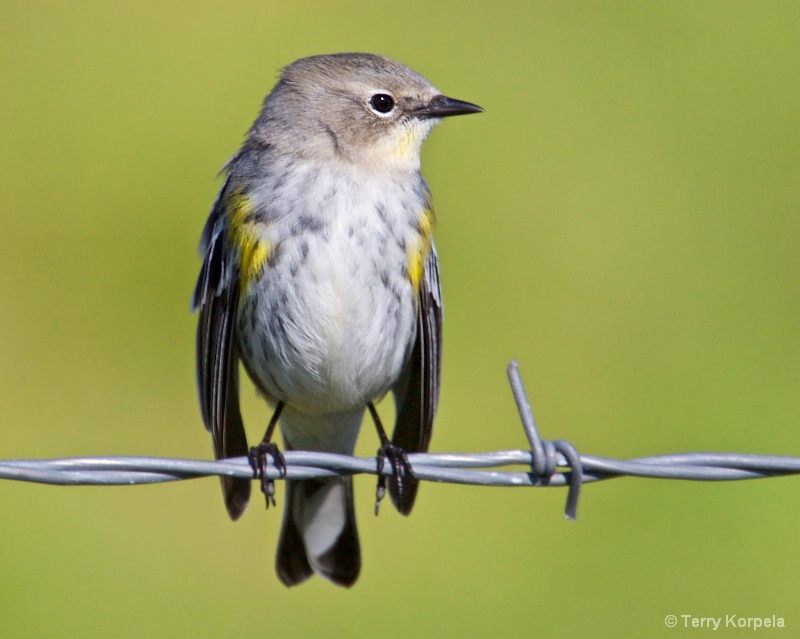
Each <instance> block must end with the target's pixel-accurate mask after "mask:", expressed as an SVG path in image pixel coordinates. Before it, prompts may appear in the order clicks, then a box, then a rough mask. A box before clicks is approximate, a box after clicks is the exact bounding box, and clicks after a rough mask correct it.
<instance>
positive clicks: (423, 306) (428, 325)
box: [389, 244, 442, 515]
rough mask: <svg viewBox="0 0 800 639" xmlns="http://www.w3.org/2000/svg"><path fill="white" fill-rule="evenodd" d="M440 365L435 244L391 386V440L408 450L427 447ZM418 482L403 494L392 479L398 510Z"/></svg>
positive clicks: (409, 501) (406, 508)
mask: <svg viewBox="0 0 800 639" xmlns="http://www.w3.org/2000/svg"><path fill="white" fill-rule="evenodd" d="M441 367H442V291H441V288H440V286H439V260H438V258H437V257H436V247H435V246H434V245H433V244H431V250H430V252H429V253H428V256H427V258H426V260H425V270H424V274H423V277H422V281H421V282H420V290H419V304H418V306H417V338H416V341H415V342H414V346H413V347H412V350H411V356H410V358H409V362H408V364H407V365H406V369H405V371H404V372H403V376H402V377H401V378H400V381H399V382H398V383H397V386H395V388H394V396H395V403H396V405H397V422H396V423H395V426H394V433H393V434H392V443H393V444H394V445H395V446H399V447H400V448H402V449H403V450H405V451H406V452H408V453H418V452H419V453H424V452H427V450H428V445H429V444H430V442H431V435H432V434H433V418H434V416H435V415H436V406H437V404H438V403H439V378H440V372H441ZM418 488H419V482H418V481H417V480H415V479H413V478H405V479H404V480H403V491H402V495H401V494H399V491H398V489H397V485H396V483H395V482H392V481H390V482H389V494H390V495H391V497H392V502H393V503H394V505H395V507H396V508H397V510H398V511H399V512H400V513H402V514H403V515H408V514H409V513H410V512H411V509H412V508H413V506H414V500H415V499H416V496H417V489H418Z"/></svg>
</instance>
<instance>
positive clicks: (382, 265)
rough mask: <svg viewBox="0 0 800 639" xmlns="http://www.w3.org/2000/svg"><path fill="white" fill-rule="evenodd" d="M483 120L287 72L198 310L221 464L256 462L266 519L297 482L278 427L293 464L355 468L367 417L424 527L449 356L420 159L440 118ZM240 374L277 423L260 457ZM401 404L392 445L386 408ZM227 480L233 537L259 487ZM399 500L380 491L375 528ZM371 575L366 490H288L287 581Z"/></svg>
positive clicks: (357, 72) (320, 61) (381, 484)
mask: <svg viewBox="0 0 800 639" xmlns="http://www.w3.org/2000/svg"><path fill="white" fill-rule="evenodd" d="M481 111H483V109H482V108H481V107H479V106H477V105H475V104H472V103H470V102H465V101H462V100H457V99H454V98H449V97H446V96H444V95H442V94H441V93H440V92H439V91H438V90H437V89H436V88H434V86H433V85H432V84H431V83H430V82H429V81H428V80H426V79H425V78H424V77H423V76H422V75H420V74H418V73H416V72H415V71H413V70H411V69H410V68H409V67H407V66H405V65H403V64H401V63H399V62H396V61H394V60H392V59H390V58H386V57H383V56H380V55H376V54H369V53H335V54H328V55H316V56H311V57H306V58H301V59H299V60H297V61H295V62H293V63H291V64H289V65H288V66H286V67H285V68H283V69H282V71H281V73H280V77H279V79H278V82H277V84H276V85H275V86H274V88H273V89H272V91H271V92H270V93H269V95H267V97H266V98H265V99H264V102H263V106H262V108H261V110H260V112H259V114H258V116H257V118H256V120H255V122H254V123H253V125H252V126H251V128H250V129H249V131H248V133H247V135H246V137H245V141H244V143H243V144H242V146H241V148H240V149H239V151H238V152H237V153H236V154H235V155H234V156H233V157H232V158H231V159H230V160H229V161H228V162H227V163H226V165H225V166H224V168H223V170H222V172H221V173H222V174H223V175H224V181H223V184H222V187H221V189H220V190H219V193H218V194H217V197H216V199H215V200H214V203H213V205H212V208H211V212H210V214H209V217H208V220H207V222H206V224H205V227H204V229H203V232H202V237H201V242H200V253H201V258H202V259H203V264H202V267H201V270H200V274H199V277H198V280H197V285H196V287H195V291H194V296H193V300H192V309H193V310H194V311H196V312H197V313H198V327H197V341H196V350H197V352H196V357H197V383H198V389H199V401H200V407H201V413H202V417H203V421H204V423H205V426H206V428H207V429H208V430H209V431H210V432H211V435H212V440H213V446H214V454H215V457H216V458H217V459H229V458H236V457H247V458H248V459H249V460H250V463H251V465H252V466H253V469H254V473H255V476H256V477H257V478H260V479H261V488H262V491H264V493H265V495H266V498H267V507H269V505H270V503H273V504H274V497H273V494H274V484H273V482H272V481H271V480H268V479H267V473H266V469H267V459H268V458H272V459H273V461H274V463H275V465H276V466H277V467H278V469H279V470H280V471H281V473H282V474H285V469H286V466H285V461H284V459H283V455H282V453H281V452H280V450H279V449H278V447H277V445H276V444H275V443H274V442H273V441H272V436H273V431H274V429H275V427H276V424H279V425H280V430H281V433H282V436H283V442H284V448H285V450H306V451H323V452H329V453H340V454H345V455H352V454H353V451H354V448H355V444H356V439H357V437H358V434H359V430H360V426H361V422H362V420H363V418H364V415H365V412H366V411H369V413H370V416H371V418H372V420H373V421H374V423H375V427H376V430H377V433H378V437H379V440H380V444H381V446H380V448H379V449H378V456H377V459H378V465H379V469H382V467H383V465H384V463H386V462H388V463H389V464H390V466H391V471H392V472H391V477H390V479H389V482H388V483H389V494H390V497H391V500H392V502H393V503H394V505H395V507H396V508H397V510H398V511H399V512H400V513H402V514H404V515H407V514H409V513H410V512H411V509H412V507H413V505H414V501H415V498H416V494H417V489H418V481H417V480H416V478H415V477H414V476H413V471H412V469H411V467H410V465H409V463H408V459H407V457H406V455H407V453H413V452H426V451H427V450H428V447H429V444H430V440H431V434H432V429H433V421H434V416H435V413H436V408H437V404H438V399H439V387H440V375H441V353H442V350H441V342H442V298H441V289H440V282H439V266H438V258H437V253H436V247H435V245H434V242H433V231H434V227H435V224H436V217H435V214H434V209H433V204H432V200H431V193H430V190H429V188H428V185H427V183H426V182H425V180H424V178H423V177H422V174H421V170H420V149H421V145H422V143H423V141H424V140H425V138H426V137H427V136H428V134H429V133H430V131H431V129H432V128H433V127H434V126H435V125H436V124H437V123H438V122H440V121H441V119H443V118H445V117H450V116H455V115H463V114H470V113H479V112H481ZM240 363H241V364H242V367H243V368H244V370H245V371H246V373H247V375H248V377H249V378H250V379H251V380H252V382H253V384H254V386H255V388H256V390H257V392H258V393H259V395H261V396H262V397H263V398H264V399H265V400H266V402H267V404H268V406H269V407H270V408H272V410H273V414H272V417H271V419H270V420H269V424H268V427H267V430H266V433H265V435H264V438H263V439H262V441H261V443H260V444H259V445H258V446H255V447H252V448H248V443H247V437H246V434H245V428H244V424H243V420H242V415H241V411H240V404H239V364H240ZM390 391H391V392H392V393H393V395H394V400H395V405H396V422H395V426H394V431H393V434H392V437H391V439H389V437H388V436H387V435H386V433H385V430H384V428H383V426H382V424H381V421H380V417H379V415H378V412H377V410H376V408H375V403H377V402H378V401H380V399H382V398H383V397H384V396H385V395H386V394H388V393H389V392H390ZM379 476H380V473H379ZM221 481H222V489H223V495H224V499H225V506H226V508H227V511H228V514H229V515H230V517H231V519H233V520H236V519H237V518H239V516H240V515H241V514H242V512H243V511H244V509H245V507H246V506H247V503H248V500H249V497H250V487H251V480H250V479H242V478H231V477H223V478H222V479H221ZM385 490H386V479H385V478H381V479H379V480H378V487H377V489H376V512H377V505H378V504H379V503H380V499H381V498H382V497H383V494H384V492H385ZM360 570H361V550H360V543H359V539H358V531H357V527H356V518H355V508H354V499H353V483H352V477H350V476H341V477H331V478H323V479H310V480H295V479H288V480H287V481H286V497H285V506H284V517H283V524H282V528H281V532H280V537H279V541H278V549H277V554H276V571H277V574H278V578H279V579H280V581H281V582H282V583H283V584H285V585H286V586H294V585H297V584H300V583H302V582H304V581H305V580H306V579H308V578H309V577H311V576H312V575H314V574H317V575H320V576H321V577H323V578H325V579H328V580H329V581H331V582H332V583H334V584H336V585H339V586H344V587H349V586H352V585H353V584H354V583H355V582H356V580H357V579H358V576H359V573H360Z"/></svg>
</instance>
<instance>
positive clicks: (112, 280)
mask: <svg viewBox="0 0 800 639" xmlns="http://www.w3.org/2000/svg"><path fill="white" fill-rule="evenodd" d="M798 34H800V5H798V4H797V3H796V2H783V3H782V2H755V1H753V2H661V3H655V2H652V3H645V2H638V1H637V2H616V3H570V2H531V1H526V2H516V3H514V2H494V3H491V4H489V3H485V4H484V3H478V2H464V1H461V2H438V3H430V2H402V3H398V2H389V3H375V2H343V3H339V4H336V5H333V4H329V3H323V2H304V1H297V0H293V1H292V2H280V3H278V2H267V1H262V2H249V3H245V2H228V3H224V2H197V3H192V4H190V3H178V2H173V3H169V2H167V3H164V2H159V3H156V2H138V3H128V2H114V3H111V2H99V1H98V2H80V3H77V2H76V3H62V2H21V1H12V0H6V1H5V2H3V3H2V5H0V224H1V225H2V226H1V227H0V457H2V458H28V457H45V458H49V457H61V456H72V455H158V456H176V457H192V458H208V457H210V455H211V443H210V440H209V437H208V436H207V434H206V433H205V431H204V429H203V427H202V424H201V420H200V416H199V412H198V408H197V405H196V404H197V403H196V397H195V382H194V369H193V367H194V362H193V350H194V324H195V321H196V320H195V318H194V317H192V316H191V315H190V313H189V299H190V294H191V290H192V287H193V285H194V280H195V276H196V273H197V271H198V269H199V266H200V263H199V258H198V257H197V242H198V239H199V235H200V231H201V228H202V226H203V223H204V221H205V217H206V214H207V211H208V208H209V207H210V204H211V201H212V199H213V197H214V194H215V192H216V189H217V188H218V186H219V181H218V180H216V181H215V179H214V176H215V174H216V172H217V170H218V169H219V168H220V167H221V166H222V164H223V162H224V161H225V160H226V159H227V158H228V157H229V156H230V155H231V154H232V153H233V152H234V151H235V150H236V149H237V148H238V145H239V144H240V142H241V140H242V137H243V134H244V132H245V131H246V130H247V128H248V127H249V125H250V123H251V122H252V120H253V118H254V117H255V115H256V113H257V111H258V108H259V105H260V103H261V100H262V98H263V96H264V95H265V94H266V93H267V92H268V91H269V89H270V88H271V86H272V85H273V83H274V81H275V79H276V75H277V70H278V69H279V68H280V67H281V66H283V65H285V64H288V63H289V62H291V61H292V60H294V59H296V58H298V57H301V56H305V55H311V54H315V53H328V52H334V51H344V50H363V51H373V52H379V53H383V54H385V55H388V56H390V57H393V58H396V59H398V60H400V61H402V62H404V63H406V64H408V65H409V66H411V67H413V68H414V69H416V70H418V71H419V72H420V73H422V74H423V75H425V76H427V77H428V78H429V79H430V80H431V81H432V82H433V83H434V84H435V85H436V86H437V87H438V88H439V89H440V90H441V91H442V92H443V93H445V94H446V95H450V96H452V97H456V98H460V99H464V100H469V101H473V102H476V103H478V104H480V105H482V106H483V107H485V108H486V113H484V114H481V115H477V116H471V117H468V118H455V119H453V120H448V121H447V122H445V123H444V124H442V126H441V127H439V129H437V131H435V132H434V134H433V135H432V137H431V139H430V140H429V141H428V142H427V143H426V146H425V151H424V154H423V170H424V173H425V175H426V177H427V179H428V181H429V182H430V185H431V188H432V190H433V193H434V198H435V203H436V209H437V213H438V218H439V228H438V233H437V243H438V248H439V255H440V259H441V268H442V280H443V289H444V296H445V302H446V319H445V355H444V372H443V374H444V382H443V383H444V386H443V389H442V400H441V406H440V411H439V417H438V421H437V424H436V430H435V435H434V438H433V444H432V449H433V450H434V451H486V450H501V449H507V448H523V447H525V438H524V435H523V432H522V429H521V427H520V426H519V420H518V417H517V415H516V413H515V407H514V403H513V400H512V396H511V394H510V391H509V389H508V385H507V381H506V377H505V366H506V364H507V363H508V361H509V360H510V359H511V358H512V357H516V358H518V360H519V361H520V365H521V368H522V373H523V377H524V379H525V381H526V383H527V387H528V393H529V395H530V397H531V399H532V401H533V404H534V409H535V412H536V416H537V419H538V423H539V426H540V429H541V431H542V433H543V435H544V436H545V437H549V438H552V439H558V438H564V439H568V440H570V441H572V442H573V443H574V444H575V445H576V446H577V447H578V449H579V450H580V451H582V452H584V453H586V454H595V455H604V456H610V457H620V458H628V457H635V456H644V455H650V454H659V453H670V452H685V451H741V452H751V453H774V454H787V455H792V454H794V455H798V454H800V429H798V421H800V392H798V391H800V323H798V318H799V317H800V296H799V295H798V292H799V291H800V247H799V246H798V244H799V242H798V240H799V239H800V81H799V79H800V36H799V35H798ZM244 396H245V398H246V407H245V408H246V419H247V422H248V425H249V432H250V437H251V439H255V438H256V437H258V436H260V434H261V433H262V431H263V427H264V424H265V423H266V420H267V416H268V414H267V411H266V410H265V408H264V407H263V406H262V405H260V404H259V402H258V401H257V400H256V398H255V397H254V393H253V392H252V391H251V390H250V389H249V388H245V389H244ZM382 410H383V411H384V412H388V413H390V411H391V408H390V407H389V406H388V403H386V404H384V405H383V408H382ZM376 446H377V442H376V438H375V436H374V434H373V433H372V430H371V428H370V429H365V431H364V433H363V435H362V438H361V441H360V444H359V453H360V454H362V455H370V454H373V453H374V450H375V448H376ZM799 482H800V480H798V479H793V478H788V479H771V480H765V481H759V482H742V483H725V484H703V483H688V482H686V483H682V482H675V481H670V482H659V481H655V480H644V479H620V480H615V481H613V482H607V483H603V484H595V485H591V486H588V487H587V488H586V489H585V491H584V494H583V497H582V501H581V504H580V508H579V518H578V522H577V523H570V522H567V521H566V520H565V519H564V517H563V514H562V508H563V501H564V497H565V493H564V491H563V490H560V489H552V490H550V489H547V490H545V489H542V490H538V489H537V490H523V489H501V488H473V487H457V486H455V487H454V486H445V485H433V484H429V485H425V486H424V487H423V490H422V491H421V493H420V499H419V500H418V502H417V506H416V509H415V511H414V513H413V516H412V517H410V518H408V519H405V518H402V517H400V516H399V515H397V514H396V513H395V512H394V511H392V510H391V509H390V508H389V507H384V509H383V511H382V512H381V516H380V517H378V518H375V517H373V516H372V514H371V511H372V505H371V501H372V491H373V487H374V484H373V480H372V479H370V478H360V479H357V481H356V493H357V496H356V497H357V510H358V516H359V521H360V531H361V537H362V544H363V550H364V568H363V571H362V576H361V579H360V581H359V582H358V583H357V584H356V586H355V587H354V588H353V589H352V590H349V591H347V590H341V589H337V588H335V587H333V586H331V585H329V584H328V583H327V582H324V581H322V580H320V579H318V578H317V579H314V580H312V581H311V582H309V583H308V584H306V585H303V586H302V587H299V588H296V589H293V590H287V589H285V588H284V587H283V586H281V585H280V584H279V582H278V581H277V579H276V577H275V575H274V571H273V554H274V551H275V546H276V541H277V534H278V529H279V521H280V511H272V510H270V511H269V512H265V511H264V509H263V507H262V504H261V502H260V501H259V500H258V499H255V500H254V502H253V504H252V505H251V508H250V509H249V511H248V512H247V513H246V514H245V516H244V517H243V518H242V520H241V521H239V522H237V523H236V524H233V523H231V522H230V521H229V520H228V518H227V516H226V514H225V511H224V508H223V505H222V501H221V497H220V494H219V487H218V485H217V481H216V480H213V479H203V480H196V481H191V482H181V483H175V484H165V485H160V486H149V487H118V488H87V487H81V488H59V487H50V486H42V485H33V484H24V483H18V482H9V481H5V482H0V505H1V506H0V508H1V509H2V515H0V517H1V518H2V519H0V539H1V540H2V543H0V566H2V571H1V572H0V634H2V636H4V637H51V636H59V637H193V638H199V637H226V636H248V637H261V636H264V637H267V636H269V637H273V636H274V637H287V638H292V639H298V638H301V637H319V636H337V637H338V636H352V637H370V638H374V637H376V636H415V637H416V636H422V637H424V636H433V637H489V636H498V637H529V636H545V637H546V636H555V635H556V634H558V635H559V636H570V637H571V636H576V637H586V636H591V637H619V636H636V637H649V636H677V635H685V634H686V633H690V632H692V629H685V628H683V627H681V626H682V624H683V620H682V619H680V618H679V624H680V625H679V627H678V628H676V629H669V628H667V627H666V626H665V624H664V617H665V616H666V615H668V614H675V615H682V614H691V615H695V616H714V617H716V616H720V615H723V616H724V615H725V614H736V615H739V616H745V617H746V616H768V615H773V614H774V615H777V616H779V617H784V618H785V623H786V626H787V629H786V630H783V631H781V630H778V631H773V632H774V633H780V634H781V636H791V635H795V634H796V633H797V629H798V628H800V612H798V607H797V598H798V596H797V587H798V574H800V553H798V550H797V536H798V533H797V530H798V525H800V499H799V498H798V495H799V494H800V483H799ZM278 497H279V502H280V503H279V506H280V507H282V505H283V504H282V488H279V494H278ZM694 632H695V633H708V632H709V631H707V630H698V631H694ZM726 634H728V635H734V636H741V634H742V631H738V632H734V631H727V632H723V631H719V632H718V633H715V636H724V635H726Z"/></svg>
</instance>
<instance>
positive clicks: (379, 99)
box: [369, 93, 394, 115]
mask: <svg viewBox="0 0 800 639" xmlns="http://www.w3.org/2000/svg"><path fill="white" fill-rule="evenodd" d="M369 105H370V106H371V107H372V109H373V111H377V112H378V113H380V114H382V115H385V114H387V113H389V112H390V111H391V110H392V109H394V98H393V97H392V96H390V95H387V94H386V93H376V94H375V95H373V96H372V97H371V98H370V99H369Z"/></svg>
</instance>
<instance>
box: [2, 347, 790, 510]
mask: <svg viewBox="0 0 800 639" xmlns="http://www.w3.org/2000/svg"><path fill="white" fill-rule="evenodd" d="M508 375H509V380H510V381H511V388H512V391H513V393H514V398H515V400H516V402H517V407H518V409H519V412H520V417H521V419H522V423H523V428H524V429H525V434H526V436H527V438H528V442H529V444H530V447H531V450H507V451H498V452H490V453H448V454H442V453H425V454H421V453H414V454H409V455H408V459H409V462H410V463H411V466H412V468H413V470H414V476H415V477H416V478H417V479H419V480H423V481H435V482H444V483H451V484H467V485H475V486H507V487H525V486H541V487H561V486H566V487H568V489H569V490H568V492H567V505H566V508H565V514H566V516H567V517H568V518H570V519H574V518H575V515H576V511H577V502H578V495H579V494H580V488H581V486H582V484H587V483H592V482H596V481H603V480H608V479H613V478H616V477H623V476H629V477H649V478H652V479H682V480H692V481H733V480H744V479H762V478H766V477H776V476H782V475H796V474H800V457H787V456H773V455H748V454H740V453H685V454H679V455H661V456H656V457H642V458H638V459H631V460H620V459H610V458H606V457H596V456H592V455H580V454H578V452H577V450H576V449H575V447H574V446H572V445H571V444H569V443H568V442H565V441H562V440H556V441H552V442H550V441H547V440H543V439H541V437H540V436H539V433H538V429H537V428H536V423H535V420H534V418H533V411H532V410H531V407H530V403H529V402H528V399H527V396H526V394H525V389H524V387H523V385H522V379H521V377H520V375H519V368H518V366H517V363H516V362H511V364H510V365H509V367H508ZM284 456H285V458H286V475H285V478H288V479H314V478H317V477H331V476H336V475H356V474H369V475H377V474H378V470H377V463H376V460H375V458H358V457H349V456H347V455H335V454H332V453H310V452H303V451H286V452H285V453H284ZM514 466H523V467H527V469H526V470H517V469H510V470H509V468H511V467H514ZM502 469H505V470H502ZM383 474H384V475H387V476H388V475H389V474H391V469H389V468H388V467H387V468H385V469H384V471H383ZM213 475H216V476H224V477H240V478H245V479H247V478H251V479H252V478H253V469H252V468H251V466H250V463H249V461H248V460H247V458H246V457H240V458H235V459H226V460H224V461H206V460H192V459H171V458H164V457H86V458H80V457H76V458H65V459H19V460H6V461H2V460H0V479H13V480H17V481H27V482H36V483H41V484H52V485H66V486H86V485H93V486H120V485H135V484H155V483H163V482H170V481H181V480H185V479H196V478H199V477H209V476H213ZM267 476H268V477H269V478H270V479H281V478H282V477H281V476H280V471H279V469H277V468H276V467H275V466H274V464H273V463H272V460H269V464H268V466H267Z"/></svg>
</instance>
